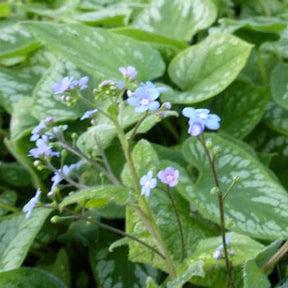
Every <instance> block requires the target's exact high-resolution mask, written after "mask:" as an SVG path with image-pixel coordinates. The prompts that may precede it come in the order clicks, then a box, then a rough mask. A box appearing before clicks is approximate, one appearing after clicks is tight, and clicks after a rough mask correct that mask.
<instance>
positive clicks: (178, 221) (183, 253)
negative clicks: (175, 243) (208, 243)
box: [167, 185, 185, 262]
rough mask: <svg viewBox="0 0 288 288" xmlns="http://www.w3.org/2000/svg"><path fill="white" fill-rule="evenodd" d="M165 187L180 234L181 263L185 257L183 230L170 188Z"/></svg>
mask: <svg viewBox="0 0 288 288" xmlns="http://www.w3.org/2000/svg"><path fill="white" fill-rule="evenodd" d="M167 186H168V187H167V193H168V196H169V199H170V201H171V204H172V207H173V210H174V213H175V216H176V219H177V224H178V229H179V233H180V239H181V262H182V261H183V260H184V257H185V245H184V235H183V229H182V225H181V221H180V217H179V213H178V210H177V207H176V205H175V201H174V199H173V197H172V194H171V191H170V187H169V185H167Z"/></svg>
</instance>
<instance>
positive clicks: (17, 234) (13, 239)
mask: <svg viewBox="0 0 288 288" xmlns="http://www.w3.org/2000/svg"><path fill="white" fill-rule="evenodd" d="M50 213H51V209H48V208H38V209H37V208H36V209H34V211H33V212H32V214H31V216H30V218H28V219H26V218H24V214H22V213H21V214H13V215H12V216H11V215H10V216H6V217H2V218H1V219H0V238H1V243H0V255H1V256H0V272H4V271H8V270H12V269H17V268H19V267H20V266H21V265H22V263H23V261H24V259H25V257H26V255H27V253H28V251H29V248H30V246H31V244H32V243H33V240H34V238H35V237H36V235H37V234H38V232H39V230H40V229H41V227H42V225H43V223H44V221H45V220H46V218H47V217H48V215H49V214H50ZM1 279H2V276H1V277H0V281H1ZM0 286H1V285H0Z"/></svg>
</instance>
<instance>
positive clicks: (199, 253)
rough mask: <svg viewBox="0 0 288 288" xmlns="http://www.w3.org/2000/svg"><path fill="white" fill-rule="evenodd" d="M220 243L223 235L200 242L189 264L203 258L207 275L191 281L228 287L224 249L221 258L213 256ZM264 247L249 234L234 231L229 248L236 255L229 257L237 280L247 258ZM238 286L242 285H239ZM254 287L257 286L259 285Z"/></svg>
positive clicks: (215, 287) (211, 285) (213, 286)
mask: <svg viewBox="0 0 288 288" xmlns="http://www.w3.org/2000/svg"><path fill="white" fill-rule="evenodd" d="M227 236H228V235H227ZM220 244H222V237H221V236H219V237H215V238H207V239H204V240H202V241H201V242H200V243H199V245H198V247H197V249H196V252H195V253H194V255H193V257H192V258H191V259H188V260H187V265H188V267H189V264H190V265H192V264H193V263H195V261H199V260H202V261H203V262H204V266H203V270H204V273H205V277H204V278H200V277H193V278H192V279H191V282H193V283H195V284H200V285H204V286H205V287H206V286H208V287H211V288H223V287H226V284H227V271H226V265H225V260H224V257H223V251H221V254H222V258H221V259H215V258H214V257H213V252H214V251H215V250H216V248H217V247H218V246H219V245H220ZM263 248H264V246H263V245H262V244H260V243H259V242H257V241H255V240H253V239H251V238H249V237H248V236H244V235H240V234H236V233H233V235H232V237H231V242H230V243H229V245H228V247H227V249H228V251H230V250H233V251H234V252H235V255H234V256H230V258H229V259H230V261H231V264H232V266H233V276H234V277H233V278H234V280H235V282H237V278H238V277H237V274H239V272H240V271H241V270H242V265H243V263H245V261H246V260H247V259H254V258H255V257H256V255H257V254H258V253H259V252H260V251H262V249H263ZM236 287H242V286H241V285H237V286H236ZM254 287H255V288H256V287H258V286H254Z"/></svg>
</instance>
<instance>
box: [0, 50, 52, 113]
mask: <svg viewBox="0 0 288 288" xmlns="http://www.w3.org/2000/svg"><path fill="white" fill-rule="evenodd" d="M50 59H51V54H50V53H49V52H48V51H45V50H39V51H37V52H36V53H34V54H33V55H32V56H31V57H30V58H29V59H28V61H27V62H26V63H25V64H24V65H23V66H21V67H17V68H10V69H8V68H3V67H0V82H1V83H2V84H1V86H0V100H1V105H2V106H3V107H4V108H5V109H6V110H7V111H8V112H10V113H11V112H12V110H13V106H14V105H15V104H17V102H18V101H20V99H22V98H24V97H31V96H32V92H33V90H34V88H35V86H36V84H37V82H38V81H39V80H40V77H41V76H42V74H43V73H44V72H45V71H46V69H47V67H48V63H49V61H50Z"/></svg>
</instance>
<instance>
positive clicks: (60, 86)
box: [53, 76, 75, 94]
mask: <svg viewBox="0 0 288 288" xmlns="http://www.w3.org/2000/svg"><path fill="white" fill-rule="evenodd" d="M73 85H75V84H74V82H73V77H69V76H66V77H64V78H63V79H62V80H61V81H60V82H58V83H56V84H54V86H53V91H54V93H55V94H62V93H64V92H66V91H67V90H70V89H73Z"/></svg>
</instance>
